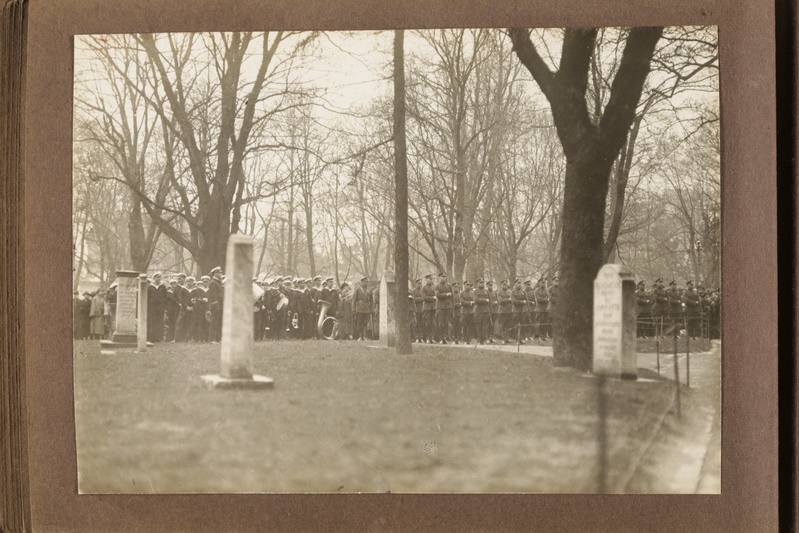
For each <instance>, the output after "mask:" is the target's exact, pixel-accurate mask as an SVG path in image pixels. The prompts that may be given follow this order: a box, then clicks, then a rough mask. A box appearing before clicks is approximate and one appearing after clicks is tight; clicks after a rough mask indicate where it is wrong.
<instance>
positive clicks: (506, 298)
mask: <svg viewBox="0 0 799 533" xmlns="http://www.w3.org/2000/svg"><path fill="white" fill-rule="evenodd" d="M497 301H498V302H499V317H500V323H501V326H500V328H501V331H502V343H503V344H508V330H510V329H511V328H512V327H513V318H514V317H513V299H512V298H511V290H510V281H509V280H507V279H503V280H502V288H500V289H499V292H498V293H497Z"/></svg>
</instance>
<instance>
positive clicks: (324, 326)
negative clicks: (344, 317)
mask: <svg viewBox="0 0 799 533" xmlns="http://www.w3.org/2000/svg"><path fill="white" fill-rule="evenodd" d="M319 305H321V306H322V308H321V309H320V310H319V321H318V322H317V323H316V331H317V333H319V336H320V337H322V338H323V339H327V340H329V341H332V340H333V339H335V338H336V335H337V334H338V320H336V318H335V317H332V316H327V310H328V309H330V305H331V304H330V302H326V301H325V300H319Z"/></svg>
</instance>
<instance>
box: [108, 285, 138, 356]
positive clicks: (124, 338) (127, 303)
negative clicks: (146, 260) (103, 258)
mask: <svg viewBox="0 0 799 533" xmlns="http://www.w3.org/2000/svg"><path fill="white" fill-rule="evenodd" d="M116 274H117V306H116V317H115V318H114V326H115V329H114V336H113V339H112V340H113V341H114V342H115V343H127V344H135V343H136V295H137V294H138V290H139V273H138V272H133V271H130V270H117V273H116Z"/></svg>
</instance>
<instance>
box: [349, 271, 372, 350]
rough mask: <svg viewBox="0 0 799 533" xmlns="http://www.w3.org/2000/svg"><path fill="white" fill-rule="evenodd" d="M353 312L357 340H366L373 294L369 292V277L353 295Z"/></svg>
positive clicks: (365, 277)
mask: <svg viewBox="0 0 799 533" xmlns="http://www.w3.org/2000/svg"><path fill="white" fill-rule="evenodd" d="M352 312H353V314H354V315H355V335H354V337H355V339H356V340H359V341H362V340H365V339H366V326H367V325H368V324H369V317H370V316H371V313H372V293H371V292H369V277H368V276H364V277H362V278H361V284H360V285H358V287H357V288H356V289H355V291H354V292H353V295H352Z"/></svg>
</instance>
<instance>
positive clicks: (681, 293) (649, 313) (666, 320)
mask: <svg viewBox="0 0 799 533" xmlns="http://www.w3.org/2000/svg"><path fill="white" fill-rule="evenodd" d="M635 297H636V307H637V309H636V311H637V316H638V321H637V326H638V327H637V334H638V337H640V338H649V337H659V338H664V337H665V336H666V335H667V333H669V332H672V333H674V332H676V333H678V334H679V332H680V330H681V329H685V331H686V333H687V335H688V336H689V337H691V338H692V339H696V338H698V337H704V338H711V339H718V338H720V337H721V290H720V289H716V290H713V291H709V290H706V289H705V287H704V285H702V284H701V283H700V284H699V285H698V287H696V288H694V282H693V280H688V281H686V282H685V287H678V286H677V282H676V281H674V280H671V281H670V282H669V288H668V289H666V288H665V286H664V282H663V278H657V279H656V280H655V281H654V286H653V287H652V289H651V290H647V288H646V282H645V281H643V280H641V281H639V282H638V285H637V287H636V291H635Z"/></svg>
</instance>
